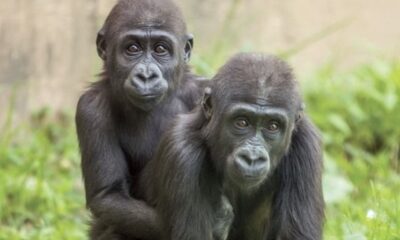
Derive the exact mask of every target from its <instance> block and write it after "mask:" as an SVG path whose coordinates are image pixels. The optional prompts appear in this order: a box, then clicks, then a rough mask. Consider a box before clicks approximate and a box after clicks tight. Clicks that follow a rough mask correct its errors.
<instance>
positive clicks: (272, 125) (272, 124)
mask: <svg viewBox="0 0 400 240" xmlns="http://www.w3.org/2000/svg"><path fill="white" fill-rule="evenodd" d="M279 127H280V126H279V123H278V122H277V121H271V122H269V123H268V127H267V130H268V131H270V132H277V131H279Z"/></svg>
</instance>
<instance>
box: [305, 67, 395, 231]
mask: <svg viewBox="0 0 400 240" xmlns="http://www.w3.org/2000/svg"><path fill="white" fill-rule="evenodd" d="M302 87H303V91H304V95H305V101H306V104H307V112H308V113H309V114H310V115H311V117H312V119H313V120H314V121H315V123H316V124H317V125H318V127H319V128H320V129H321V131H322V135H323V138H324V142H325V163H326V164H325V165H326V171H325V178H324V180H325V181H324V188H325V189H324V190H325V198H326V199H327V200H331V199H333V201H328V208H327V218H326V219H327V224H326V228H325V230H326V231H325V237H326V239H400V217H399V216H400V207H399V206H400V198H399V195H398V190H399V189H400V176H399V172H400V160H399V144H400V141H399V140H400V127H399V123H400V104H399V100H400V99H399V97H400V62H398V61H397V62H396V61H395V62H381V61H378V62H376V63H373V64H368V65H364V66H360V67H359V68H357V69H355V70H353V71H351V72H350V73H339V72H338V71H336V70H335V69H334V65H333V64H329V65H326V66H324V67H323V68H321V69H320V70H319V71H318V72H317V73H315V74H314V75H313V76H312V77H311V78H310V79H308V80H307V81H305V82H302ZM346 181H347V183H346ZM338 191H339V193H340V191H342V192H344V193H345V194H342V197H339V198H337V197H335V196H333V197H332V194H337V192H338ZM339 195H340V194H339Z"/></svg>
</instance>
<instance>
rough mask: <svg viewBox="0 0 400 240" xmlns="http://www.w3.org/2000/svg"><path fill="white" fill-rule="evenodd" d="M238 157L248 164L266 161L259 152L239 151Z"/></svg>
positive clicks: (253, 164) (255, 164) (258, 163)
mask: <svg viewBox="0 0 400 240" xmlns="http://www.w3.org/2000/svg"><path fill="white" fill-rule="evenodd" d="M238 157H239V161H241V162H242V163H243V164H246V165H248V166H259V165H263V164H265V163H266V162H267V158H266V157H265V156H262V155H261V154H248V153H241V154H239V156H238Z"/></svg>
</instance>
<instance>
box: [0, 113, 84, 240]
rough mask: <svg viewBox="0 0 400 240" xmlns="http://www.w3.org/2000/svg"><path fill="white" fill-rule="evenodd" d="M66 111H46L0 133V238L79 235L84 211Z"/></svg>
mask: <svg viewBox="0 0 400 240" xmlns="http://www.w3.org/2000/svg"><path fill="white" fill-rule="evenodd" d="M71 120H72V118H71V116H67V115H63V114H58V115H56V117H51V114H50V113H49V112H47V111H43V112H41V113H38V114H36V115H35V116H33V117H32V119H31V121H30V124H29V125H28V126H21V127H20V128H18V129H17V130H16V131H13V132H11V130H10V129H6V130H5V132H3V133H4V135H3V134H2V135H1V138H0V168H1V172H2V173H1V174H0V182H1V187H0V239H7V240H10V239H29V240H31V239H33V240H34V239H41V240H43V239H85V229H86V226H85V225H86V222H87V217H86V216H87V213H86V211H85V204H84V192H83V189H82V181H81V176H80V163H79V151H78V148H77V140H76V136H75V130H74V126H73V124H72V121H71Z"/></svg>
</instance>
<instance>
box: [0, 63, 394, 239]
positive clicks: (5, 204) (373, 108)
mask: <svg viewBox="0 0 400 240" xmlns="http://www.w3.org/2000/svg"><path fill="white" fill-rule="evenodd" d="M301 84H302V89H303V92H304V95H305V100H306V104H307V109H306V111H307V112H308V113H309V115H310V116H311V117H312V119H313V120H314V121H315V123H316V124H317V125H318V127H319V128H320V129H321V131H322V133H323V137H324V141H325V176H324V188H325V197H326V200H327V209H326V224H325V239H328V240H329V239H346V240H347V239H349V240H350V239H354V240H356V239H379V240H382V239H383V240H384V239H388V240H392V239H393V240H394V239H400V197H399V196H400V193H399V192H400V174H399V172H400V160H399V139H400V125H399V124H400V103H399V101H400V99H399V98H400V62H399V61H393V62H391V61H377V62H374V63H370V64H367V65H363V66H360V67H359V68H356V69H354V70H352V71H350V72H345V73H343V72H340V71H337V70H336V69H335V68H334V64H327V65H324V66H323V67H321V68H320V70H319V71H317V72H315V73H313V74H312V76H310V77H307V78H304V79H301ZM12 120H13V119H12V114H11V115H10V119H9V121H8V123H10V122H12ZM0 131H1V135H0V171H1V172H0V182H1V184H0V240H3V239H7V240H14V239H41V240H45V239H71V240H73V239H85V233H86V230H87V223H88V219H89V214H88V213H87V211H86V210H85V202H84V191H83V187H82V179H81V173H80V159H79V151H78V145H77V139H76V135H75V129H74V124H73V116H72V115H71V114H60V113H54V112H51V111H47V110H44V111H42V112H40V113H37V114H34V115H33V116H32V117H31V119H30V120H29V121H27V122H25V123H22V124H21V125H19V126H18V127H11V126H10V125H9V124H6V125H5V126H4V127H1V126H0Z"/></svg>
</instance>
